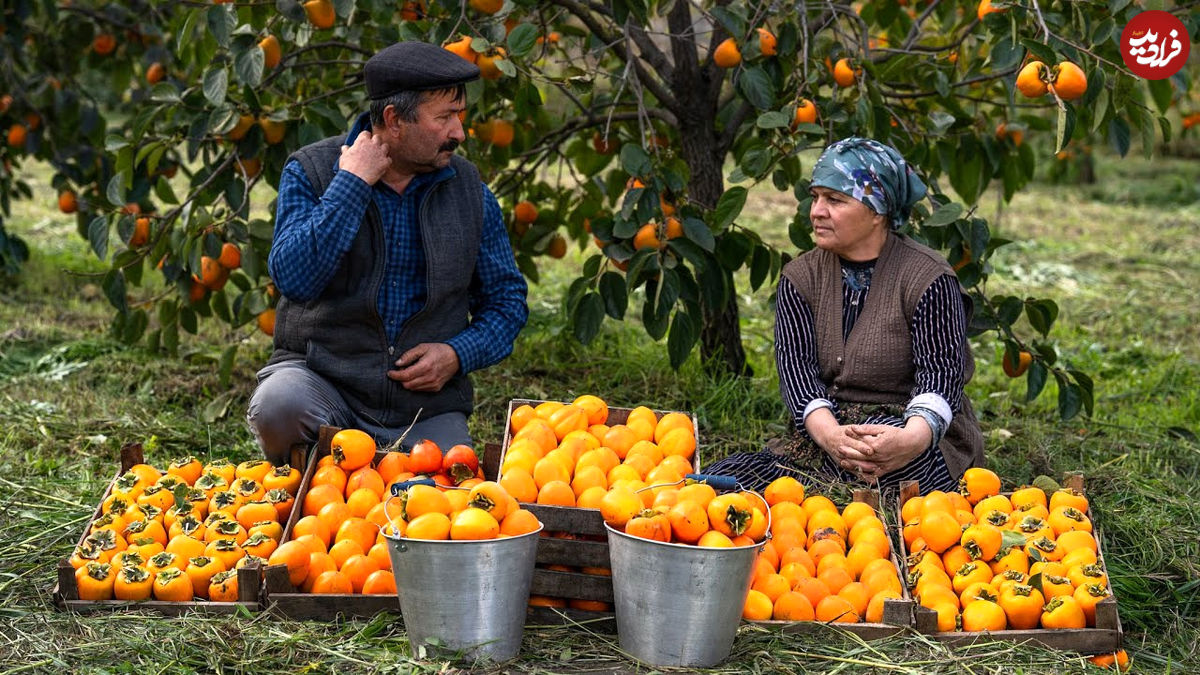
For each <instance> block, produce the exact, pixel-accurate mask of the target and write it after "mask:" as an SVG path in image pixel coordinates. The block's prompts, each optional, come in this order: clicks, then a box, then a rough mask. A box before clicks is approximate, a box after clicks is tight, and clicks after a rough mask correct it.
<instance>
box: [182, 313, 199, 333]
mask: <svg viewBox="0 0 1200 675" xmlns="http://www.w3.org/2000/svg"><path fill="white" fill-rule="evenodd" d="M179 325H180V326H181V327H182V328H183V329H184V330H186V331H187V332H189V333H191V334H192V335H195V334H196V328H197V327H198V324H197V321H196V310H194V309H192V308H191V307H184V308H183V309H181V310H179Z"/></svg>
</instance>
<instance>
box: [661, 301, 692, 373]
mask: <svg viewBox="0 0 1200 675" xmlns="http://www.w3.org/2000/svg"><path fill="white" fill-rule="evenodd" d="M698 337H699V335H698V334H697V331H696V327H695V326H694V325H693V324H692V319H691V317H690V316H688V315H687V312H675V318H674V319H673V320H672V321H671V331H670V333H669V334H668V335H667V356H668V357H670V359H671V368H673V369H674V370H679V368H680V366H682V365H683V362H684V361H686V360H687V357H688V354H691V353H692V347H693V346H695V344H696V339H697V338H698Z"/></svg>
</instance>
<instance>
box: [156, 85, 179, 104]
mask: <svg viewBox="0 0 1200 675" xmlns="http://www.w3.org/2000/svg"><path fill="white" fill-rule="evenodd" d="M150 100H151V101H154V102H155V103H179V102H180V100H181V99H180V98H179V90H178V89H176V88H175V85H174V84H172V83H170V82H159V83H158V84H156V85H154V88H153V89H151V90H150Z"/></svg>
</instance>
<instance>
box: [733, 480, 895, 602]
mask: <svg viewBox="0 0 1200 675" xmlns="http://www.w3.org/2000/svg"><path fill="white" fill-rule="evenodd" d="M763 497H764V498H765V499H766V501H767V503H768V504H769V505H770V511H771V539H770V540H769V541H767V542H766V543H765V544H763V548H762V551H760V552H759V554H758V558H757V560H756V561H755V567H754V576H753V578H752V580H751V585H750V590H749V592H748V593H747V594H746V602H745V605H744V607H743V610H742V617H743V618H745V619H747V620H750V621H767V620H775V621H823V622H829V623H859V622H863V621H866V622H871V623H879V622H881V621H882V620H883V603H884V601H885V600H887V599H889V598H893V599H898V598H901V597H902V595H903V587H902V586H901V582H900V574H899V570H897V569H896V566H895V565H894V564H893V563H892V561H891V558H890V555H891V543H890V540H889V539H888V536H887V532H886V530H885V529H884V524H883V521H882V520H880V518H879V516H878V514H877V513H876V512H875V509H874V507H872V506H870V505H868V504H865V503H862V502H851V503H850V504H847V505H846V506H845V507H844V508H842V509H838V507H837V506H836V505H835V504H834V503H833V501H832V500H830V499H829V498H828V497H826V496H824V495H815V494H814V495H806V494H805V489H804V486H803V485H802V484H801V483H800V482H799V481H797V480H796V479H794V478H791V477H782V478H778V479H776V480H774V481H772V482H771V483H770V484H769V485H768V486H767V488H766V489H765V490H764V491H763Z"/></svg>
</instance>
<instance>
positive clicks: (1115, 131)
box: [1108, 115, 1130, 157]
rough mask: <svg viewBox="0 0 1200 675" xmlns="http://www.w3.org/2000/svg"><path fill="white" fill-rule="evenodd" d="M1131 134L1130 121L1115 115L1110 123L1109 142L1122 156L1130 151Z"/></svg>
mask: <svg viewBox="0 0 1200 675" xmlns="http://www.w3.org/2000/svg"><path fill="white" fill-rule="evenodd" d="M1129 135H1130V134H1129V123H1128V122H1126V121H1125V120H1124V118H1121V117H1117V116H1116V115H1114V116H1113V118H1112V121H1110V122H1109V123H1108V142H1109V143H1110V144H1111V145H1112V147H1113V150H1114V151H1116V153H1117V154H1118V155H1120V156H1122V157H1124V156H1125V155H1126V154H1128V153H1129Z"/></svg>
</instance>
